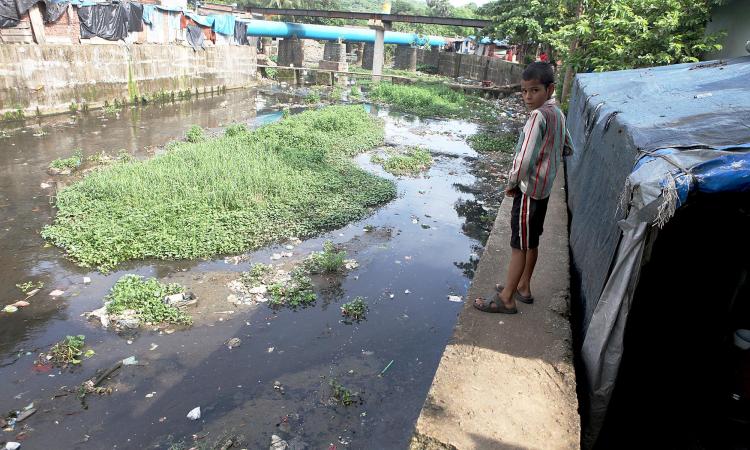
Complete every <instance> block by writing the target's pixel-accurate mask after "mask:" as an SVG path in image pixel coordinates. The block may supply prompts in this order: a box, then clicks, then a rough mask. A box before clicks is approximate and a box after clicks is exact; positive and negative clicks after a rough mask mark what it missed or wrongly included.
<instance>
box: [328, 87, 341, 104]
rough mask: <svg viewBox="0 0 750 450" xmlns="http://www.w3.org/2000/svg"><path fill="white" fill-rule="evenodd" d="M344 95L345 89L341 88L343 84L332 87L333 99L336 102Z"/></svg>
mask: <svg viewBox="0 0 750 450" xmlns="http://www.w3.org/2000/svg"><path fill="white" fill-rule="evenodd" d="M342 96H343V89H341V86H334V88H333V89H331V95H330V97H331V100H333V101H334V102H340V101H341V98H342Z"/></svg>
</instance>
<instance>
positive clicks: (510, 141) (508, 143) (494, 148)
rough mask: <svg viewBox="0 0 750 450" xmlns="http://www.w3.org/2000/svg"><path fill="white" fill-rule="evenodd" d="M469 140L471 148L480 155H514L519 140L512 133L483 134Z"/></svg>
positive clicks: (473, 136) (475, 135)
mask: <svg viewBox="0 0 750 450" xmlns="http://www.w3.org/2000/svg"><path fill="white" fill-rule="evenodd" d="M467 140H468V142H469V145H471V148H473V149H474V150H476V151H477V152H479V153H490V152H504V153H513V149H514V147H515V145H516V141H517V140H518V139H517V137H516V136H515V135H514V134H512V133H503V134H495V133H487V132H481V133H477V134H474V135H472V136H470V137H469V138H468V139H467Z"/></svg>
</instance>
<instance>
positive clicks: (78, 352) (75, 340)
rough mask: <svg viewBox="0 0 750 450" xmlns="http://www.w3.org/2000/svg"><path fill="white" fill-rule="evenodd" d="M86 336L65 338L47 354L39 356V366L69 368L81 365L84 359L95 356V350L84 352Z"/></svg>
mask: <svg viewBox="0 0 750 450" xmlns="http://www.w3.org/2000/svg"><path fill="white" fill-rule="evenodd" d="M85 340H86V336H84V335H82V334H79V335H77V336H65V339H63V340H61V341H60V342H58V343H56V344H55V345H53V346H52V348H51V349H50V350H49V352H47V353H42V354H40V355H39V360H38V361H37V364H41V365H48V364H49V365H52V366H53V367H68V366H71V365H78V364H81V361H82V360H83V358H91V357H92V356H94V351H93V350H87V351H86V352H84V351H83V348H84V345H85Z"/></svg>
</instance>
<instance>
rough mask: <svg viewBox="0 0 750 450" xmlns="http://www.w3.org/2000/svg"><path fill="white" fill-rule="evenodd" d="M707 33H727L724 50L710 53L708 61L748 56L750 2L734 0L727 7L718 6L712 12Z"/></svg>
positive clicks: (748, 0)
mask: <svg viewBox="0 0 750 450" xmlns="http://www.w3.org/2000/svg"><path fill="white" fill-rule="evenodd" d="M706 32H708V33H718V32H726V33H727V37H726V39H725V40H724V42H723V44H724V48H723V49H722V50H721V51H718V52H714V53H710V54H708V55H706V56H707V59H726V58H736V57H738V56H746V55H747V54H748V51H747V50H746V49H745V45H746V44H747V42H748V41H750V0H734V1H730V2H729V3H727V4H726V5H722V6H716V7H714V9H713V11H712V12H711V22H709V23H708V25H707V26H706Z"/></svg>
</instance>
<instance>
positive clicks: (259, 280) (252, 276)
mask: <svg viewBox="0 0 750 450" xmlns="http://www.w3.org/2000/svg"><path fill="white" fill-rule="evenodd" d="M272 275H273V266H272V265H270V264H263V263H257V264H253V265H252V267H251V268H250V270H249V271H247V272H243V273H242V275H241V276H240V281H241V282H242V284H244V285H245V286H251V287H254V286H259V285H261V284H269V282H270V277H271V276H272Z"/></svg>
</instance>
